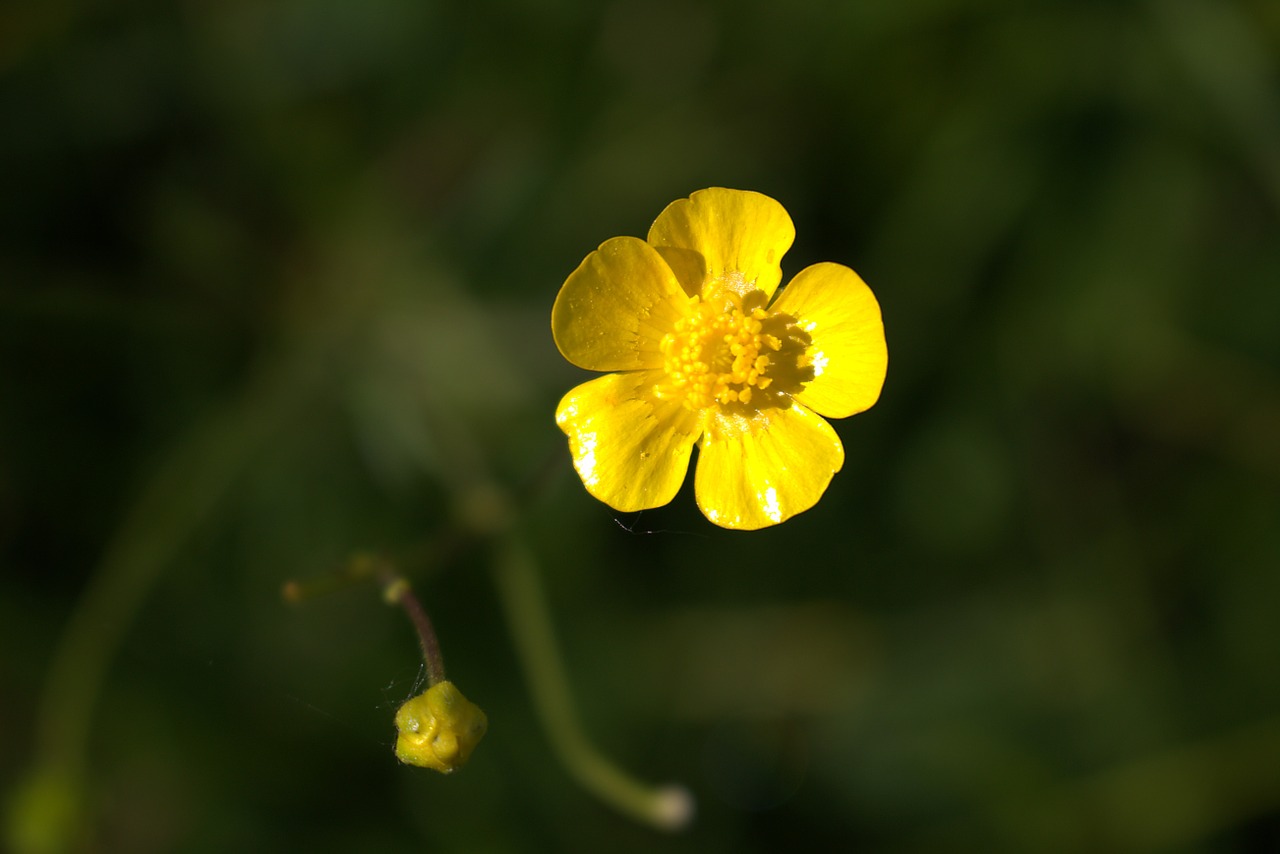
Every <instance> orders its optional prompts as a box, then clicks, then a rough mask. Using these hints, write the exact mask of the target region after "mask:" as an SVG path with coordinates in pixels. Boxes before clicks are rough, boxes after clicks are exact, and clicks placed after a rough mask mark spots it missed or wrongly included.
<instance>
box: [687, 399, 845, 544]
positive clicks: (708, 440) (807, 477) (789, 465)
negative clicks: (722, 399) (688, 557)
mask: <svg viewBox="0 0 1280 854" xmlns="http://www.w3.org/2000/svg"><path fill="white" fill-rule="evenodd" d="M842 465H844V447H843V446H842V445H841V444H840V437H839V436H837V435H836V431H835V430H833V429H832V428H831V425H830V424H828V423H827V422H826V421H824V420H822V418H821V417H820V416H818V415H815V414H814V413H813V412H811V411H810V410H808V409H806V408H805V407H803V406H800V405H799V404H792V405H791V406H790V407H789V408H787V409H767V410H764V411H762V412H760V413H757V414H756V415H755V416H754V417H752V418H745V417H741V416H733V415H726V414H723V413H721V414H719V415H717V416H716V417H715V418H714V419H712V421H711V422H710V423H709V424H708V426H707V432H706V433H704V434H703V436H702V443H701V445H700V446H699V449H698V471H697V474H696V475H695V476H694V486H695V491H696V493H697V497H698V506H699V507H700V508H702V512H703V514H705V515H706V517H707V518H708V519H710V520H711V521H712V522H714V523H716V524H717V525H720V526H721V527H724V528H740V529H743V530H755V529H756V528H764V527H767V526H769V525H776V524H778V523H779V522H782V521H784V520H786V519H789V518H791V517H792V516H794V515H796V514H797V513H803V512H804V511H805V510H808V509H809V508H810V507H812V506H813V505H814V504H816V503H817V501H818V499H819V498H821V497H822V493H823V492H825V491H826V489H827V484H829V483H830V482H831V477H832V475H834V474H835V473H836V472H838V471H839V470H840V467H841V466H842Z"/></svg>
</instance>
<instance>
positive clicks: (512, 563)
mask: <svg viewBox="0 0 1280 854" xmlns="http://www.w3.org/2000/svg"><path fill="white" fill-rule="evenodd" d="M494 577H495V581H496V584H497V587H498V593H499V596H500V597H501V599H502V604H503V607H504V609H505V610H506V613H507V621H508V623H509V624H510V626H511V631H512V633H513V634H514V635H515V642H516V644H515V645H516V650H517V652H518V654H519V656H520V659H521V663H522V664H523V666H524V669H525V676H526V678H527V679H528V682H529V690H530V692H531V693H532V695H533V701H534V706H535V708H536V710H537V713H538V716H539V717H540V718H541V719H542V724H543V726H544V727H545V728H546V730H547V734H548V736H549V737H550V739H551V745H552V748H553V749H554V750H555V751H556V753H557V754H558V755H559V758H560V761H561V762H562V763H564V766H565V768H566V769H567V770H568V771H569V773H570V774H571V775H572V776H573V777H574V778H575V779H576V780H577V781H578V783H579V784H580V785H582V786H583V787H584V788H585V789H587V790H588V791H590V792H591V793H592V794H594V795H596V796H597V797H598V798H600V799H601V800H603V801H605V802H606V803H609V804H610V805H612V806H613V807H614V808H616V809H618V810H620V811H621V812H623V813H626V814H627V815H630V816H632V817H633V818H636V819H639V820H640V821H644V822H646V823H648V824H651V825H653V826H655V827H658V828H660V829H662V830H679V829H681V828H683V827H685V826H686V825H687V824H688V823H689V821H690V819H692V817H693V798H692V796H691V795H690V794H689V792H688V791H687V790H686V789H685V788H683V787H682V786H676V785H668V786H660V787H654V786H650V785H646V784H645V783H642V782H640V781H638V780H636V779H634V778H633V777H631V776H630V775H629V774H627V773H626V772H625V771H623V770H622V769H620V768H618V767H617V766H616V765H614V764H613V763H612V762H611V761H609V759H608V758H606V757H605V756H603V755H602V754H601V753H600V752H599V751H598V750H597V749H596V748H595V747H594V746H593V745H592V744H591V742H590V741H589V740H588V739H587V736H586V734H585V732H584V731H583V729H582V725H581V723H580V722H579V721H578V716H577V713H576V711H575V709H574V706H573V699H572V697H571V695H570V692H569V680H568V678H567V676H566V675H565V671H564V665H563V660H562V658H561V656H560V651H559V649H558V648H557V646H556V641H555V635H554V632H553V630H552V626H551V616H550V613H549V609H548V607H547V601H546V597H545V596H544V594H543V591H542V586H541V584H540V583H539V578H538V568H537V566H536V564H535V563H534V560H533V557H532V556H531V555H530V553H529V551H528V550H527V549H526V548H525V547H524V545H523V544H522V543H520V542H519V541H517V540H516V538H515V537H514V535H513V536H510V537H508V538H506V539H505V540H504V542H503V543H502V544H501V545H500V547H499V550H498V554H497V555H496V557H495V560H494Z"/></svg>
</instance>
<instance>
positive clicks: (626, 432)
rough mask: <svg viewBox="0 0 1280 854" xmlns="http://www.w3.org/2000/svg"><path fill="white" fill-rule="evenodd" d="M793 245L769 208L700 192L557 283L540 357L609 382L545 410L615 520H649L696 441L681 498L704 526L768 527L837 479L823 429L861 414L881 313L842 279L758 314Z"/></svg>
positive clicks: (832, 269) (783, 221)
mask: <svg viewBox="0 0 1280 854" xmlns="http://www.w3.org/2000/svg"><path fill="white" fill-rule="evenodd" d="M794 239H795V227H794V226H793V225H792V223H791V217H790V216H788V214H787V212H786V210H784V209H783V207H782V205H780V204H778V203H777V202H776V201H774V200H773V199H771V198H769V197H768V196H764V195H761V194H759V193H753V192H746V191H742V190H726V189H721V188H714V189H709V190H701V191H699V192H697V193H694V194H693V195H692V196H690V197H689V198H688V199H681V200H679V201H676V202H673V203H672V204H670V205H669V206H667V209H666V210H664V211H663V212H662V213H661V214H660V215H659V216H658V219H657V220H656V221H655V222H654V224H653V227H652V228H650V229H649V237H648V240H647V241H644V240H640V239H638V238H634V237H615V238H613V239H612V240H607V241H605V242H604V243H603V244H601V246H600V248H599V249H597V250H596V251H595V252H592V253H591V254H590V255H588V256H587V257H586V259H585V260H584V261H583V262H582V264H581V265H580V266H579V267H578V269H577V270H575V271H574V272H573V273H572V274H571V275H570V276H569V278H568V279H567V280H566V281H565V283H564V286H563V287H562V288H561V289H560V294H559V296H558V297H556V302H555V307H554V308H553V309H552V311H551V331H552V334H553V335H554V336H555V341H556V346H557V347H559V348H560V352H561V353H562V354H563V355H564V357H565V358H566V359H568V360H569V361H570V362H572V363H573V364H575V365H577V366H578V367H580V368H586V369H587V370H591V371H614V372H616V373H610V374H608V375H606V376H603V377H600V378H598V379H594V380H591V381H589V382H586V383H583V384H582V385H580V386H578V387H577V388H575V389H573V390H572V391H570V392H569V393H568V394H567V395H565V396H564V399H562V400H561V401H560V406H559V407H558V408H557V410H556V423H557V424H558V425H559V426H560V429H561V430H563V431H564V432H565V434H566V435H568V437H569V449H570V451H571V453H572V455H573V464H574V468H576V469H577V471H578V475H579V476H580V477H581V478H582V483H583V485H585V486H586V488H587V491H588V492H590V493H591V494H592V495H594V496H595V497H596V498H598V499H600V500H601V501H603V502H604V503H606V504H608V505H609V506H610V507H613V508H614V509H615V510H620V511H624V512H627V511H635V510H644V509H648V508H650V507H659V506H661V505H663V504H666V503H667V502H669V501H670V500H671V499H672V498H673V497H674V496H675V494H676V492H677V490H679V488H680V484H681V482H682V481H683V480H684V476H685V472H686V471H687V470H688V467H689V456H690V454H691V452H692V451H693V446H694V443H697V444H698V464H697V472H696V474H695V476H694V491H695V493H696V496H697V501H698V507H699V508H701V510H702V512H703V513H704V514H705V515H706V517H707V518H708V519H710V520H711V521H712V522H714V523H715V524H717V525H720V526H723V527H725V528H740V529H747V530H751V529H756V528H763V527H766V526H768V525H776V524H778V523H779V522H782V521H783V520H785V519H788V518H790V517H791V516H794V515H795V514H797V513H802V512H804V511H805V510H808V509H809V508H810V507H812V506H813V505H814V504H815V503H816V502H817V501H818V499H819V498H821V497H822V493H823V492H824V491H826V488H827V485H828V484H829V483H830V482H831V478H832V476H833V475H834V474H835V473H836V472H837V471H839V470H840V467H841V466H842V465H843V464H844V448H843V446H842V445H841V444H840V438H839V437H838V436H837V435H836V432H835V430H834V429H832V427H831V425H830V424H828V423H827V422H826V421H825V420H824V419H823V417H822V416H826V417H827V418H845V417H848V416H850V415H853V414H854V413H857V412H861V411H863V410H864V409H867V408H868V407H870V406H871V405H872V404H873V403H875V402H876V399H877V398H878V397H879V396H880V388H881V386H882V385H883V384H884V376H885V369H886V366H887V364H888V351H887V349H886V347H885V340H884V326H883V324H882V323H881V319H880V306H879V304H878V303H877V302H876V298H875V296H874V295H873V294H872V293H871V290H870V288H868V287H867V286H866V284H865V283H864V282H863V281H862V279H860V278H859V277H858V275H857V274H856V273H854V272H853V270H851V269H849V268H848V267H845V266H842V265H840V264H831V263H823V264H815V265H813V266H811V267H807V268H806V269H804V270H802V271H800V273H799V274H798V275H796V277H795V278H794V279H792V280H791V282H790V284H788V285H787V286H786V288H784V289H783V290H782V292H781V294H780V295H778V296H777V298H776V299H774V295H775V292H776V291H777V290H778V285H779V284H780V283H781V281H782V270H781V267H780V266H779V262H780V261H781V259H782V256H783V254H785V253H786V251H787V250H788V249H789V248H790V247H791V243H792V241H793V240H794ZM771 300H772V302H771Z"/></svg>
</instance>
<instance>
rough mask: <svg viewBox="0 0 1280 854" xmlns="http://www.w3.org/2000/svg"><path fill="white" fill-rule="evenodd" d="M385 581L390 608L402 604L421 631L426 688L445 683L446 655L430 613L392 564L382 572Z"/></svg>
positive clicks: (417, 628)
mask: <svg viewBox="0 0 1280 854" xmlns="http://www.w3.org/2000/svg"><path fill="white" fill-rule="evenodd" d="M379 576H380V577H381V578H382V596H383V598H384V599H386V600H387V604H389V605H399V606H400V607H401V608H403V609H404V613H405V615H406V616H407V617H408V618H409V622H411V623H413V627H414V629H415V630H417V632H418V643H419V644H421V646H422V660H423V662H424V663H425V664H426V666H427V687H428V688H430V687H431V686H432V685H435V684H436V683H438V682H443V681H444V656H443V655H441V653H440V640H439V638H437V637H436V630H435V627H434V626H432V625H431V618H430V617H428V616H427V610H426V609H425V608H423V607H422V603H421V602H419V601H418V597H417V596H416V595H414V592H413V588H411V587H410V586H409V582H408V581H407V580H405V578H404V577H403V576H400V575H396V574H395V573H394V571H393V570H392V568H391V566H390V565H384V566H383V568H382V570H381V571H380V572H379Z"/></svg>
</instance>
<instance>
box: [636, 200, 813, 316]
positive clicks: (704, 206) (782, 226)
mask: <svg viewBox="0 0 1280 854" xmlns="http://www.w3.org/2000/svg"><path fill="white" fill-rule="evenodd" d="M795 237H796V229H795V226H794V225H792V223H791V217H790V215H788V214H787V211H786V209H785V208H783V207H782V205H780V204H778V203H777V202H775V201H774V200H773V199H771V198H769V197H768V196H765V195H761V194H760V193H753V192H750V191H747V190H726V189H723V188H720V187H714V188H712V189H709V190H699V191H698V192H696V193H694V194H693V195H692V196H690V197H689V198H687V199H680V200H679V201H675V202H672V203H671V204H670V205H668V206H667V209H666V210H664V211H663V212H662V213H661V214H659V215H658V219H657V220H656V221H655V222H654V223H653V227H652V228H650V229H649V242H650V243H651V244H653V245H654V246H655V247H656V248H657V250H658V252H660V253H661V254H662V257H663V258H665V259H666V261H667V263H668V264H669V265H670V266H671V269H672V270H674V271H675V274H676V278H677V279H679V281H680V284H681V285H682V286H683V287H684V289H685V291H686V292H687V293H688V294H689V295H690V296H695V295H698V294H702V295H704V296H709V295H710V293H711V291H712V290H713V289H715V288H717V287H728V288H730V289H732V290H734V291H736V292H738V293H739V294H746V293H748V292H750V291H752V290H755V289H759V290H762V291H764V292H765V294H766V295H770V296H771V295H772V294H773V292H774V291H775V290H777V288H778V284H779V282H781V281H782V268H781V266H780V264H781V262H782V256H783V255H785V254H786V251H787V250H788V249H790V248H791V242H792V241H793V240H795Z"/></svg>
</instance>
